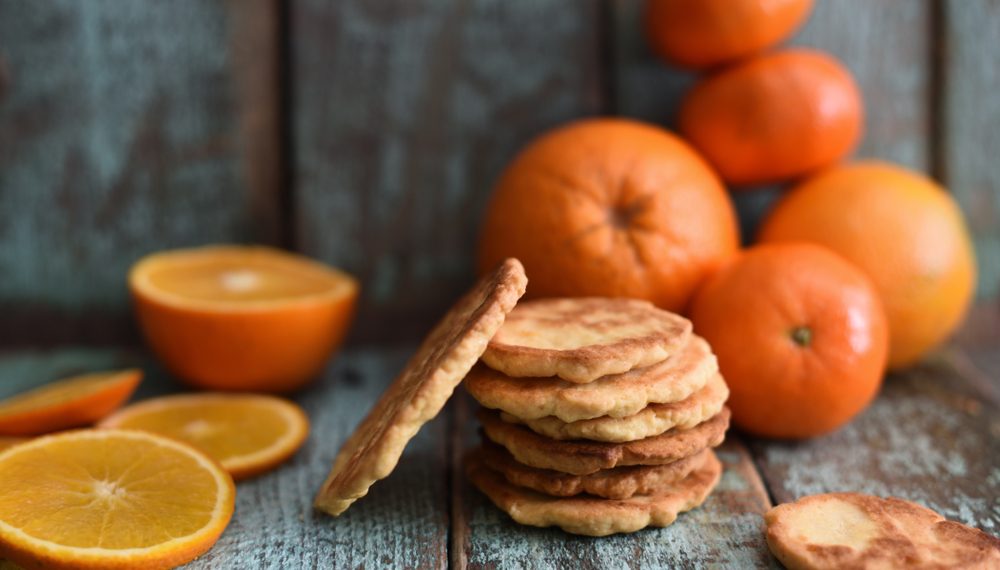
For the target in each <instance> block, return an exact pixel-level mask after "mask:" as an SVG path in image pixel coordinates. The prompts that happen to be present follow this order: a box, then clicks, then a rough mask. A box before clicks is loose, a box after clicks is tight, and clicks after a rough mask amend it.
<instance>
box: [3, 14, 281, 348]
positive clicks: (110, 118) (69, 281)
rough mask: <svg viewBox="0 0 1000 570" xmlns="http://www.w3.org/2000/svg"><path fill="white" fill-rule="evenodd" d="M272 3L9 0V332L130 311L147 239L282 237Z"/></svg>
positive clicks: (158, 245) (170, 243)
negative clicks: (131, 274) (44, 315)
mask: <svg viewBox="0 0 1000 570" xmlns="http://www.w3.org/2000/svg"><path fill="white" fill-rule="evenodd" d="M272 2H273V0H251V1H250V2H243V3H240V8H241V11H239V15H238V16H234V15H233V13H234V12H231V11H227V10H226V9H225V7H224V6H223V5H222V4H220V3H216V2H206V1H203V0H180V1H177V2H163V3H153V4H148V3H134V2H116V1H112V0H97V1H94V2H83V3H81V2H34V1H31V0H5V1H4V2H2V3H0V58H2V59H3V61H4V62H5V63H4V67H5V73H4V75H5V77H6V79H5V80H4V81H3V83H4V87H3V88H2V90H3V94H2V95H0V196H2V201H0V243H2V244H3V247H2V248H0V274H3V275H4V278H3V279H2V280H0V311H3V312H4V313H5V314H10V315H12V317H13V318H12V319H11V320H10V321H8V320H6V319H5V320H3V321H0V337H2V338H3V340H9V341H13V342H32V341H34V340H40V339H36V338H35V337H44V336H45V333H44V332H42V331H40V330H39V327H43V326H44V325H42V324H38V323H35V325H34V326H35V328H28V329H23V328H21V326H23V325H24V324H29V325H30V324H31V323H32V322H33V321H34V320H37V319H32V318H31V317H30V314H31V313H32V312H33V311H36V310H37V311H39V312H48V313H56V314H57V315H60V316H61V317H60V318H62V320H63V321H69V322H70V323H71V324H72V323H73V322H76V321H79V320H84V321H86V320H87V319H89V318H91V317H93V318H96V319H101V318H103V317H104V316H106V315H108V314H110V315H121V314H122V313H123V312H124V308H125V306H126V302H127V301H126V295H125V271H126V269H127V268H128V266H129V265H130V264H131V263H132V262H133V261H135V260H136V259H137V258H138V257H140V256H141V255H143V254H146V253H148V252H150V251H153V250H158V249H163V248H169V247H178V246H189V245H197V244H202V243H205V242H217V241H247V240H249V241H272V240H273V238H274V236H275V235H276V233H277V223H278V221H277V217H276V216H275V213H276V210H275V208H274V207H273V204H272V203H271V202H272V198H273V197H272V196H271V193H272V192H273V191H274V187H273V186H274V182H273V180H271V179H270V178H268V177H267V175H266V171H268V170H271V169H273V166H272V164H271V163H272V161H273V160H275V159H274V158H272V156H271V155H272V154H274V153H269V152H266V150H262V149H263V148H264V147H266V146H267V145H268V144H270V145H272V146H273V145H275V144H276V137H274V133H273V132H271V131H272V130H273V125H272V123H273V120H272V119H271V118H268V117H270V116H271V113H272V110H271V106H270V104H269V100H268V97H269V95H267V93H268V90H269V89H275V73H274V72H273V71H271V70H272V69H273V66H272V65H269V64H268V59H267V58H266V57H259V56H260V52H261V51H263V52H269V51H270V50H271V46H273V44H274V38H273V37H272V35H271V34H272V31H271V28H269V27H268V26H266V25H261V24H260V22H261V21H262V19H264V18H266V17H268V16H267V13H268V10H266V9H265V8H266V7H267V6H268V5H270V4H271V3H272ZM240 66H243V69H240ZM250 68H253V69H252V70H251V69H250ZM274 112H276V109H275V110H274ZM251 138H256V139H258V140H257V142H254V141H250V139H251ZM261 139H263V140H267V141H270V142H269V143H266V144H264V143H260V142H259V140H261ZM275 156H276V155H275ZM19 315H29V316H26V317H23V318H21V317H19ZM111 320H112V321H115V320H114V319H111ZM9 322H12V323H15V324H16V325H17V326H16V327H15V326H13V325H8V323H9ZM115 322H119V323H120V322H121V319H118V321H115ZM83 328H86V327H85V326H84V327H83ZM26 337H28V338H27V340H26Z"/></svg>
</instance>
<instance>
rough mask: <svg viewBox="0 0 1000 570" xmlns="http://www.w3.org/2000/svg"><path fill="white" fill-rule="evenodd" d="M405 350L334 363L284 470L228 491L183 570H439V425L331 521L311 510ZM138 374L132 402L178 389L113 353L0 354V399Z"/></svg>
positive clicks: (150, 367)
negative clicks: (132, 369)
mask: <svg viewBox="0 0 1000 570" xmlns="http://www.w3.org/2000/svg"><path fill="white" fill-rule="evenodd" d="M411 352H412V349H411V348H404V349H388V350H387V349H379V350H360V351H353V352H349V353H345V354H343V355H342V356H341V357H339V358H338V359H337V360H336V361H335V362H334V363H333V364H332V365H331V366H330V368H329V369H328V370H327V372H326V373H325V374H324V376H323V378H322V379H320V380H319V382H318V383H317V384H316V385H315V386H313V387H312V388H310V389H308V390H306V391H305V392H303V393H301V394H299V396H298V397H297V398H296V401H297V402H298V403H299V404H300V405H302V406H303V408H305V410H306V412H307V413H308V414H309V417H310V421H311V422H312V426H311V433H310V436H309V439H308V441H307V442H306V444H305V446H304V447H303V448H302V449H301V450H300V451H299V452H298V454H296V455H295V456H294V458H293V459H292V460H291V461H290V462H289V463H287V464H286V465H284V466H282V467H280V468H279V469H277V470H275V471H273V472H271V473H268V474H265V475H262V476H261V477H258V478H255V479H251V480H248V481H244V482H241V483H239V485H237V491H236V514H235V515H234V517H233V520H232V522H231V523H230V525H229V527H228V528H227V529H226V532H225V533H224V534H223V536H222V538H221V540H220V541H219V542H218V543H217V544H216V545H215V547H214V548H213V549H212V550H211V551H209V552H208V553H207V554H205V555H204V556H202V557H201V558H200V559H198V560H197V561H195V562H193V563H191V564H190V565H189V566H188V567H190V568H192V569H195V568H210V569H223V568H226V569H229V568H275V569H278V568H332V567H336V568H443V567H445V566H446V565H447V536H448V523H449V520H448V509H447V504H448V496H447V493H446V485H447V482H448V469H447V454H446V452H445V448H446V445H447V440H448V438H447V436H446V433H445V428H446V426H447V424H448V417H446V415H444V414H443V415H442V416H441V417H439V418H438V419H437V420H435V421H433V422H431V423H429V424H428V425H426V426H424V428H423V429H422V430H421V432H420V434H419V435H418V436H417V437H416V438H415V439H414V440H413V441H412V442H411V443H410V445H409V446H408V448H407V450H406V452H405V453H404V454H403V458H402V459H401V461H400V463H399V466H398V467H397V468H396V470H395V471H394V472H393V474H392V475H391V476H390V477H389V478H387V479H386V480H384V481H381V482H379V483H376V484H375V485H374V486H373V487H372V490H371V493H370V494H369V496H367V497H365V498H363V499H361V500H359V501H358V502H357V503H356V504H355V505H354V506H352V507H351V509H350V510H349V511H347V513H345V514H344V515H343V516H341V517H339V518H331V517H328V516H326V515H323V514H319V513H315V512H313V510H312V500H313V497H314V495H315V493H316V490H317V489H319V486H320V485H321V484H322V483H323V480H324V478H325V477H326V474H327V471H328V470H329V468H330V465H331V463H332V461H333V457H334V455H335V454H336V452H337V449H338V448H339V446H340V444H341V443H342V442H343V441H344V439H346V437H347V436H348V435H349V433H350V432H351V430H353V429H354V426H355V425H356V424H357V423H358V422H360V420H361V418H362V417H363V416H364V415H365V414H366V413H367V411H368V409H369V407H370V406H371V405H372V404H373V403H374V401H375V399H376V398H377V397H378V396H379V394H380V393H381V392H382V390H383V389H384V387H385V386H386V385H387V384H388V382H389V381H391V379H392V378H393V377H394V376H395V375H396V373H397V372H398V370H400V369H401V368H402V365H403V363H404V361H405V360H406V358H407V357H408V356H409V355H410V353H411ZM123 366H141V367H142V368H144V369H145V370H146V372H147V377H146V379H145V380H144V381H143V384H142V385H141V386H140V389H139V391H138V394H137V395H136V399H142V398H145V397H149V396H151V395H156V394H161V393H166V392H174V391H177V390H178V389H180V386H179V385H178V384H176V383H175V382H174V381H173V380H172V379H170V377H169V376H168V375H167V374H166V373H164V372H163V371H162V370H161V369H160V368H159V367H157V366H156V365H155V364H153V363H152V362H150V361H149V360H148V359H147V358H146V357H144V356H142V355H140V354H136V353H134V352H128V351H118V350H96V349H90V350H80V349H68V350H54V351H18V352H5V353H0V378H3V379H4V382H3V383H2V384H0V396H5V395H9V394H11V393H15V392H17V391H20V390H21V389H23V388H26V387H29V386H33V385H37V384H40V383H44V382H46V381H50V380H53V379H56V378H59V377H62V376H65V375H67V374H74V373H79V372H85V371H93V370H105V369H109V368H118V367H123Z"/></svg>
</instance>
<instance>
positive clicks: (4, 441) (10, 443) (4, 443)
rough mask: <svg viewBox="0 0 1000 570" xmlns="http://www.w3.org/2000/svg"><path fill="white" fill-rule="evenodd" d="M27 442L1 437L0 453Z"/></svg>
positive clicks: (23, 439)
mask: <svg viewBox="0 0 1000 570" xmlns="http://www.w3.org/2000/svg"><path fill="white" fill-rule="evenodd" d="M25 441H28V438H26V437H7V436H0V451H3V450H5V449H7V448H8V447H14V446H15V445H17V444H19V443H23V442H25ZM0 570H3V567H2V566H0Z"/></svg>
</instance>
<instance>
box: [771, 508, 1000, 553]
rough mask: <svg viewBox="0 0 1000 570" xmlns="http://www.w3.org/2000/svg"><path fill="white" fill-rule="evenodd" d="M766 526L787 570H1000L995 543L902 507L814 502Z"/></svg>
mask: <svg viewBox="0 0 1000 570" xmlns="http://www.w3.org/2000/svg"><path fill="white" fill-rule="evenodd" d="M764 521H765V523H766V524H767V544H768V546H769V547H770V548H771V552H773V553H774V556H775V557H776V558H777V559H778V560H780V561H781V563H782V564H784V565H785V566H786V567H788V568H790V569H792V570H794V569H799V568H802V569H822V568H831V569H832V568H897V567H899V568H904V567H905V568H1000V539H998V538H996V537H993V536H990V535H988V534H986V533H984V532H982V531H980V530H977V529H974V528H971V527H968V526H965V525H962V524H959V523H957V522H953V521H948V520H945V519H944V517H942V516H941V515H939V514H937V513H936V512H934V511H932V510H930V509H928V508H925V507H922V506H920V505H918V504H916V503H911V502H909V501H904V500H902V499H896V498H888V499H883V498H881V497H873V496H871V495H862V494H859V493H830V494H826V495H813V496H810V497H803V498H801V499H799V500H798V501H795V502H794V503H786V504H784V505H778V506H777V507H774V508H773V509H771V510H770V511H768V512H767V513H766V514H765V515H764Z"/></svg>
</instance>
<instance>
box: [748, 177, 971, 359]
mask: <svg viewBox="0 0 1000 570" xmlns="http://www.w3.org/2000/svg"><path fill="white" fill-rule="evenodd" d="M760 240H761V241H783V240H806V241H810V242H815V243H819V244H822V245H825V246H827V247H829V248H830V249H832V250H834V251H836V252H837V253H839V254H840V255H842V256H844V257H845V258H847V259H849V260H850V261H852V262H854V264H855V265H857V266H858V267H860V268H861V269H862V270H864V271H865V272H866V273H868V275H869V276H870V277H871V278H872V281H873V282H874V283H875V286H876V287H878V290H879V292H880V293H881V295H882V301H883V303H884V304H885V307H886V313H887V314H888V315H889V330H890V347H891V348H890V354H889V365H890V366H891V367H893V368H900V367H903V366H906V365H909V364H911V363H913V362H915V361H917V360H918V359H919V358H920V357H921V356H923V355H924V354H925V353H926V352H927V351H929V350H930V349H932V348H934V347H935V346H937V345H938V344H940V343H941V342H942V341H944V340H945V339H946V338H947V337H948V336H949V335H950V334H951V333H952V332H953V331H954V330H955V329H956V328H957V327H958V325H959V324H961V322H962V319H963V317H964V316H965V313H966V311H967V309H968V307H969V303H970V301H971V300H972V296H973V293H974V290H975V282H976V258H975V253H974V252H973V249H972V242H971V239H970V237H969V232H968V229H967V228H966V226H965V220H964V218H963V217H962V212H961V210H960V209H959V207H958V205H957V204H956V203H955V201H954V200H953V199H952V197H951V196H950V195H949V194H948V193H947V192H946V191H945V189H944V188H942V187H941V186H939V185H937V184H936V183H934V182H933V181H932V180H930V179H929V178H927V177H926V176H923V175H921V174H918V173H915V172H912V171H909V170H907V169H905V168H902V167H899V166H895V165H892V164H889V163H885V162H877V161H865V162H858V163H855V164H851V165H847V166H841V167H837V168H833V169H830V170H828V171H826V172H822V173H820V174H818V175H816V176H815V177H813V178H810V179H809V180H806V181H805V182H803V183H802V184H800V185H799V186H798V187H796V188H794V189H793V190H792V191H791V192H789V193H788V194H787V195H786V196H785V197H784V198H783V199H782V200H781V201H779V202H778V204H777V205H776V206H775V208H774V210H773V211H772V212H771V214H770V215H769V216H768V217H767V219H765V220H764V222H763V225H762V227H761V231H760Z"/></svg>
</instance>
